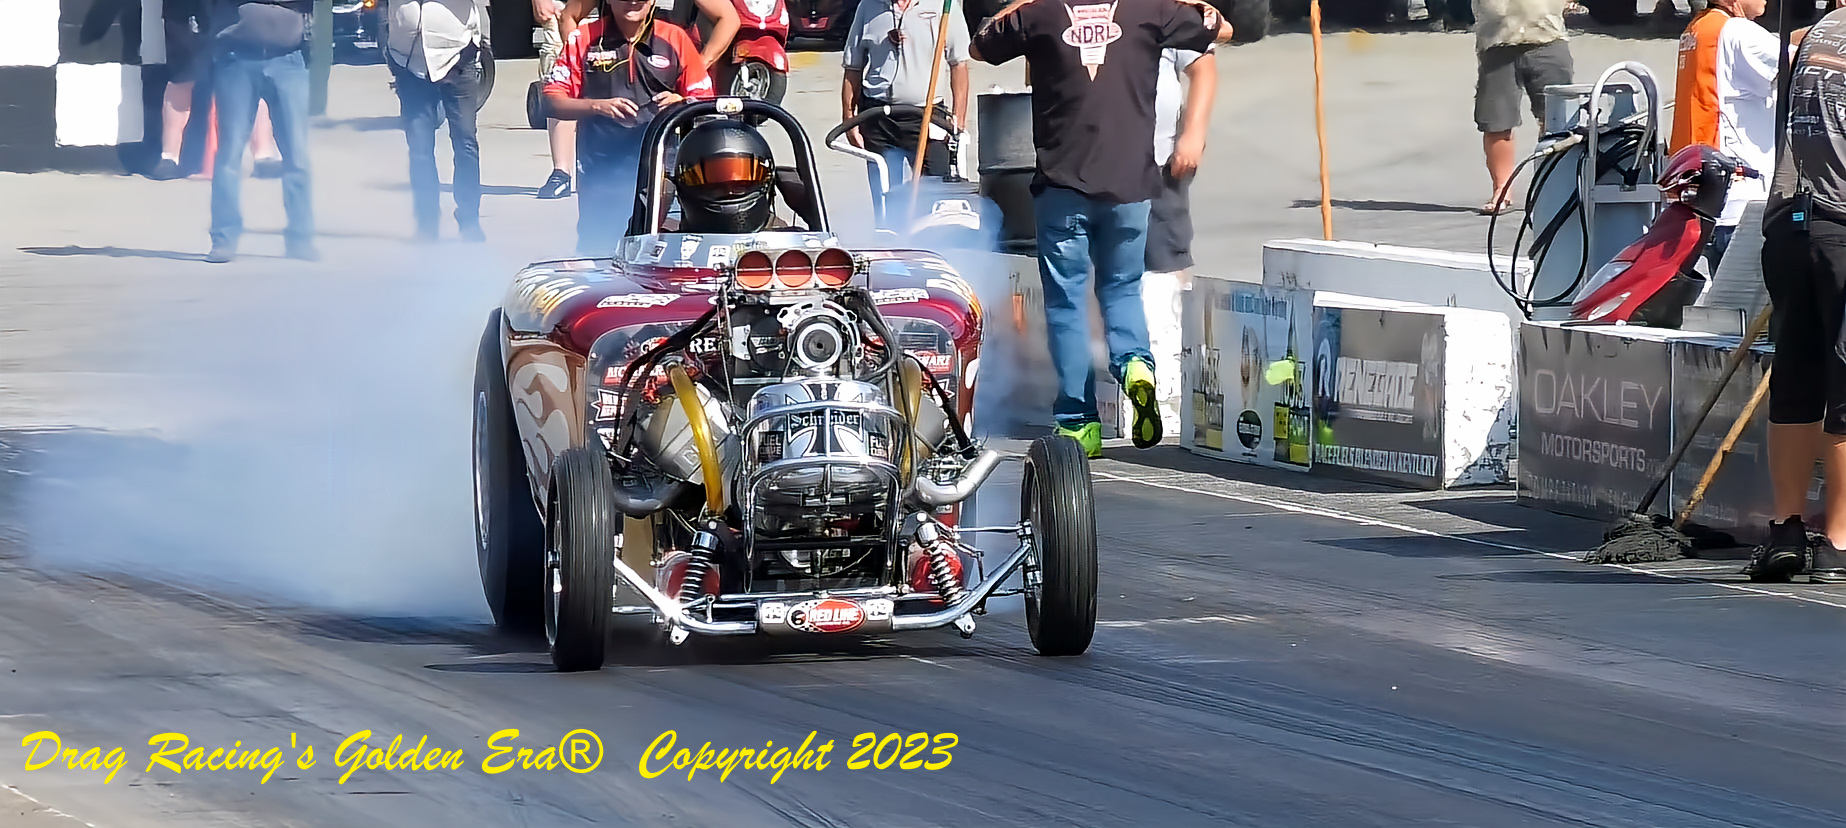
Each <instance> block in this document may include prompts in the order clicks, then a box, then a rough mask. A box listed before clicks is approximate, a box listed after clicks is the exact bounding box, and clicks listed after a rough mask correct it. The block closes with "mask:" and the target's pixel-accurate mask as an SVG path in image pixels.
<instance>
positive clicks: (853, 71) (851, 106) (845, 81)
mask: <svg viewBox="0 0 1846 828" xmlns="http://www.w3.org/2000/svg"><path fill="white" fill-rule="evenodd" d="M871 8H872V4H871V3H860V4H859V7H858V8H857V9H855V10H853V13H852V25H850V26H847V27H846V42H845V43H844V44H841V46H840V66H841V68H842V69H844V72H843V77H842V78H841V80H840V121H841V123H844V122H846V121H850V120H852V117H853V116H854V115H857V114H859V93H860V92H861V91H862V90H864V89H865V65H866V64H867V63H869V62H870V61H871V44H869V43H866V42H865V25H866V19H867V18H868V17H870V16H871V14H872V12H871ZM846 142H847V143H849V144H852V145H853V146H855V147H859V148H860V149H864V148H865V139H863V138H861V137H859V130H858V128H857V127H855V128H853V129H852V130H851V131H850V132H847V133H846Z"/></svg>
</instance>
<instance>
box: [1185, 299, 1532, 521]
mask: <svg viewBox="0 0 1846 828" xmlns="http://www.w3.org/2000/svg"><path fill="white" fill-rule="evenodd" d="M1184 305H1185V312H1184V314H1183V325H1182V336H1183V339H1184V343H1185V348H1184V354H1183V360H1182V361H1183V362H1184V364H1185V367H1186V371H1185V380H1186V388H1185V392H1186V398H1187V400H1188V401H1189V403H1190V404H1189V405H1186V406H1183V407H1182V408H1181V415H1182V419H1183V423H1182V426H1181V428H1180V436H1181V442H1182V444H1183V445H1185V446H1186V447H1187V448H1188V449H1190V450H1192V451H1194V452H1196V453H1199V454H1203V455H1206V456H1213V457H1221V458H1224V459H1229V460H1235V461H1238V462H1245V463H1254V464H1258V465H1264V466H1271V467H1280V468H1290V469H1296V470H1314V471H1316V472H1324V473H1328V474H1335V475H1340V476H1347V477H1360V478H1370V479H1376V480H1381V481H1389V482H1393V483H1400V484H1406V485H1411V486H1416V487H1419V488H1444V487H1449V486H1462V485H1475V484H1487V483H1501V482H1506V481H1507V480H1508V479H1509V470H1508V466H1509V455H1510V450H1511V439H1512V433H1511V432H1512V414H1513V364H1512V363H1513V353H1512V330H1511V326H1510V323H1509V322H1508V321H1507V319H1506V317H1505V316H1504V315H1503V314H1500V313H1498V312H1495V311H1492V310H1479V309H1473V308H1462V307H1437V306H1431V305H1422V304H1415V303H1410V302H1401V301H1390V300H1384V299H1377V298H1372V297H1365V296H1354V295H1348V294H1339V293H1334V292H1330V291H1313V290H1291V289H1285V288H1280V287H1275V286H1264V285H1254V284H1250V283H1244V282H1231V281H1227V280H1222V279H1214V278H1210V277H1205V276H1200V277H1196V278H1195V279H1194V281H1193V287H1192V290H1191V291H1190V292H1189V293H1188V294H1187V298H1186V301H1185V303H1184Z"/></svg>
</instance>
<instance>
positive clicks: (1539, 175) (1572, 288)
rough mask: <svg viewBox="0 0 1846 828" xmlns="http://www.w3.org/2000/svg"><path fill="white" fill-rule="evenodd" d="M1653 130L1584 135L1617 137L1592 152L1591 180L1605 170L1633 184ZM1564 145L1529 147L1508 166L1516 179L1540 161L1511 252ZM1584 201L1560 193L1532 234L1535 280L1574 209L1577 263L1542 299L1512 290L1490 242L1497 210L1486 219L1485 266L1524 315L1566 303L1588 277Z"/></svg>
mask: <svg viewBox="0 0 1846 828" xmlns="http://www.w3.org/2000/svg"><path fill="white" fill-rule="evenodd" d="M1653 133H1654V128H1653V127H1652V126H1651V125H1639V124H1624V125H1622V126H1619V127H1616V128H1614V129H1609V130H1605V131H1600V132H1597V133H1595V135H1594V137H1593V138H1592V137H1590V136H1586V137H1585V140H1586V141H1588V140H1596V141H1598V142H1600V141H1601V140H1603V139H1604V138H1606V137H1610V136H1614V137H1615V138H1616V140H1615V141H1614V142H1613V143H1611V144H1610V146H1609V147H1608V148H1607V149H1604V150H1598V152H1597V154H1596V170H1595V173H1594V178H1593V179H1592V180H1591V186H1595V182H1598V181H1601V180H1602V179H1603V177H1604V176H1606V175H1608V174H1610V173H1620V174H1621V176H1622V181H1623V183H1624V185H1626V186H1629V187H1633V186H1635V185H1636V183H1637V182H1638V181H1639V179H1640V175H1641V170H1640V164H1639V161H1640V159H1641V158H1642V157H1643V155H1644V151H1645V148H1646V146H1647V144H1648V142H1649V140H1650V139H1651V137H1652V135H1653ZM1561 134H1562V133H1553V134H1552V135H1548V136H1546V137H1547V138H1552V137H1556V136H1558V135H1561ZM1566 151H1568V150H1565V151H1559V152H1558V153H1556V154H1550V155H1541V154H1539V153H1534V154H1533V155H1530V156H1527V157H1526V158H1525V160H1523V161H1521V162H1519V165H1518V166H1517V167H1514V168H1513V178H1515V179H1516V178H1518V176H1519V172H1520V171H1521V170H1523V169H1524V168H1525V167H1526V165H1528V164H1531V163H1532V162H1534V161H1538V160H1541V159H1542V160H1543V161H1544V163H1543V164H1541V165H1540V167H1539V168H1538V170H1536V171H1534V173H1533V176H1532V185H1531V187H1530V188H1529V189H1528V190H1527V193H1526V211H1525V213H1526V214H1525V220H1524V221H1522V222H1520V226H1519V231H1518V232H1517V233H1515V234H1514V237H1513V249H1514V255H1518V251H1519V249H1520V248H1521V246H1522V245H1523V243H1524V240H1525V232H1526V230H1527V229H1529V228H1531V227H1532V212H1533V209H1534V208H1535V207H1536V206H1537V203H1538V195H1539V193H1541V192H1543V191H1544V189H1545V186H1546V184H1548V183H1549V182H1550V180H1551V176H1552V174H1553V173H1555V172H1557V169H1558V165H1559V164H1561V163H1562V162H1563V158H1564V152H1566ZM1582 174H1583V173H1582V168H1581V165H1579V166H1578V171H1577V175H1578V176H1582ZM1583 207H1584V205H1583V200H1582V197H1581V196H1580V195H1579V193H1578V191H1572V192H1571V194H1570V196H1569V197H1567V198H1566V199H1565V201H1564V204H1563V205H1562V207H1561V208H1560V209H1559V210H1558V212H1557V213H1556V214H1554V215H1553V216H1552V217H1551V220H1550V221H1549V222H1548V223H1547V224H1546V225H1545V227H1544V228H1543V229H1542V230H1539V231H1538V233H1537V235H1535V236H1534V237H1533V239H1532V247H1531V251H1530V258H1531V260H1532V272H1533V276H1534V284H1536V281H1537V279H1536V277H1537V274H1538V272H1539V271H1540V270H1542V269H1543V267H1544V264H1545V262H1546V260H1547V258H1548V257H1549V256H1550V254H1551V245H1552V242H1554V241H1556V239H1557V234H1558V233H1559V232H1560V231H1562V230H1563V229H1564V227H1565V225H1566V224H1567V223H1568V222H1569V221H1570V219H1571V216H1572V214H1573V213H1574V214H1575V216H1576V219H1577V227H1578V230H1579V233H1580V236H1579V238H1581V239H1582V244H1580V245H1579V247H1580V248H1581V249H1580V251H1579V252H1580V258H1579V262H1578V265H1577V275H1576V277H1575V278H1573V279H1572V280H1571V283H1570V285H1569V286H1567V287H1566V288H1564V290H1562V291H1561V292H1559V293H1558V294H1557V295H1555V296H1550V297H1546V298H1543V299H1539V298H1536V297H1533V296H1530V295H1524V296H1522V295H1520V293H1519V291H1517V290H1515V289H1514V288H1513V287H1512V286H1511V285H1510V284H1509V283H1508V277H1509V276H1511V275H1512V274H1507V275H1505V276H1503V275H1501V273H1500V269H1499V265H1498V263H1497V261H1496V260H1495V258H1494V244H1493V240H1494V236H1495V233H1496V230H1497V229H1498V225H1499V218H1500V215H1499V212H1497V211H1496V212H1495V213H1494V214H1493V215H1492V216H1491V217H1490V218H1489V220H1488V223H1487V267H1488V271H1489V272H1490V273H1491V274H1492V275H1493V278H1494V282H1495V284H1497V285H1498V286H1499V287H1500V290H1501V291H1503V292H1505V293H1506V295H1508V296H1510V297H1512V299H1513V303H1514V305H1515V306H1516V307H1518V308H1519V311H1520V313H1521V314H1523V315H1524V316H1525V318H1526V319H1528V320H1529V319H1531V318H1532V313H1533V311H1535V310H1536V309H1538V308H1543V307H1558V306H1561V305H1565V304H1568V303H1569V299H1570V297H1571V296H1572V295H1573V294H1575V293H1576V292H1577V290H1578V289H1579V288H1581V287H1582V286H1583V283H1584V281H1585V280H1586V279H1588V278H1589V275H1590V274H1589V272H1588V271H1589V263H1590V249H1589V241H1590V239H1589V216H1588V214H1587V213H1586V211H1585V210H1584V209H1583Z"/></svg>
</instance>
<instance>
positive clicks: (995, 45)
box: [968, 0, 1032, 66]
mask: <svg viewBox="0 0 1846 828" xmlns="http://www.w3.org/2000/svg"><path fill="white" fill-rule="evenodd" d="M1031 2H1032V0H1013V2H1012V3H1011V4H1009V5H1008V6H1007V7H1006V8H1004V9H1001V10H1000V11H999V13H997V14H995V15H994V16H993V17H991V18H988V20H987V22H985V23H983V24H981V30H980V31H978V32H975V33H974V37H973V38H972V39H971V40H970V41H969V43H968V56H969V57H972V58H974V59H975V60H978V61H981V62H982V63H991V64H993V65H995V66H999V65H1000V64H1003V63H1006V62H1007V61H1010V60H1012V59H1013V58H1016V57H1019V56H1021V55H1023V54H1025V53H1026V31H1025V26H1024V24H1023V23H1022V22H1021V20H1020V18H1021V17H1022V15H1020V14H1019V10H1020V9H1021V8H1022V7H1024V6H1025V5H1026V4H1028V3H1031Z"/></svg>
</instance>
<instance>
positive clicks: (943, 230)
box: [825, 104, 998, 250]
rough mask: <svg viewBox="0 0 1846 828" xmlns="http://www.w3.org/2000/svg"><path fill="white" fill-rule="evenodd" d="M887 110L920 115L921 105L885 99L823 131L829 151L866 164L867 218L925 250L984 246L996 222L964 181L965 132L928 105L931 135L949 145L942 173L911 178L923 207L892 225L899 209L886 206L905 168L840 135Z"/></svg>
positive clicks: (899, 193) (976, 188)
mask: <svg viewBox="0 0 1846 828" xmlns="http://www.w3.org/2000/svg"><path fill="white" fill-rule="evenodd" d="M893 115H908V116H912V117H915V118H918V119H921V118H922V116H923V107H920V106H909V105H905V104H885V105H883V106H876V107H872V108H869V109H866V110H864V111H861V112H860V113H858V114H857V115H854V116H853V117H851V118H848V119H846V120H845V121H843V122H841V123H840V125H839V126H836V127H834V128H833V131H831V132H829V133H827V138H826V142H825V143H826V145H827V148H828V149H830V150H833V151H834V152H838V153H843V154H845V155H850V156H852V157H854V158H857V159H859V160H861V161H864V162H865V163H866V164H868V165H870V166H871V169H872V174H873V181H872V184H873V185H874V186H873V192H872V222H873V226H874V227H875V228H876V229H877V231H878V232H880V233H883V234H887V235H898V236H901V237H903V238H904V239H905V241H906V243H908V244H910V245H912V246H915V247H919V248H923V249H929V250H987V249H989V248H990V247H991V246H992V244H993V241H994V237H995V232H993V228H996V227H998V223H997V222H998V219H997V218H995V217H993V216H992V215H989V214H991V212H992V211H991V210H983V209H981V208H982V206H983V205H984V203H985V202H984V201H983V200H982V198H981V194H980V185H979V184H978V183H977V182H973V181H969V180H968V178H967V176H966V175H965V174H964V173H965V170H964V169H963V167H962V163H963V162H962V157H961V151H960V150H961V144H962V142H964V141H966V140H967V138H968V134H967V133H966V132H958V131H957V130H956V128H955V124H954V122H953V121H951V120H950V118H949V115H948V113H947V112H944V111H943V110H942V109H941V108H937V109H935V110H934V115H933V116H932V117H931V118H930V125H929V130H930V138H931V140H942V141H945V142H946V143H947V145H948V148H949V173H948V174H947V175H943V176H936V177H933V178H932V177H928V176H926V177H925V178H924V179H923V180H922V181H919V182H915V186H920V187H922V188H923V192H922V193H920V194H919V195H918V199H919V201H927V203H928V204H929V210H928V211H927V212H923V213H922V214H921V215H918V216H915V217H913V218H912V219H911V220H909V222H908V224H907V225H906V226H904V227H903V228H902V229H901V230H900V229H899V228H896V227H893V226H892V225H893V224H895V223H896V222H897V221H898V220H899V218H898V217H899V216H901V215H902V213H901V208H900V209H898V210H894V209H892V208H893V206H894V204H897V203H899V202H894V201H893V199H899V200H901V199H903V198H904V193H907V188H905V187H902V186H900V183H899V182H902V181H903V179H904V177H905V175H906V174H907V173H908V171H907V170H901V169H898V170H894V169H891V166H890V165H889V164H888V163H886V161H885V158H884V156H881V155H879V154H878V153H875V152H872V151H870V150H867V149H864V148H862V147H855V146H853V145H852V142H851V141H849V140H847V138H846V136H847V134H848V133H851V132H852V131H853V130H854V129H857V128H858V127H859V126H861V125H863V124H866V123H868V122H870V121H873V120H876V119H880V118H890V117H892V116H893Z"/></svg>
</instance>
